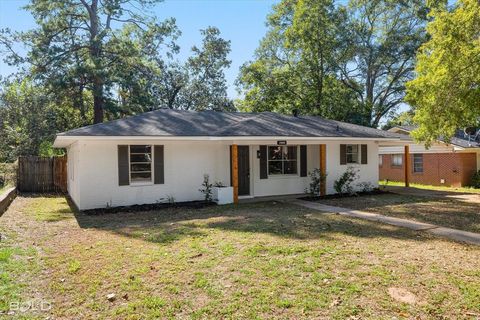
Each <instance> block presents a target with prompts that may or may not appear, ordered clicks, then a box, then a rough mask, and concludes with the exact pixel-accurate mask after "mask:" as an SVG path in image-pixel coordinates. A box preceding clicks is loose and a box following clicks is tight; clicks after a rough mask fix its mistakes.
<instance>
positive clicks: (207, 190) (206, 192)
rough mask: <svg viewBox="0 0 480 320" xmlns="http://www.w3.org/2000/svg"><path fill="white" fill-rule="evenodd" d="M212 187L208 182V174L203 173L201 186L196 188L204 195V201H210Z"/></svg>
mask: <svg viewBox="0 0 480 320" xmlns="http://www.w3.org/2000/svg"><path fill="white" fill-rule="evenodd" d="M212 187H213V184H211V183H210V176H209V175H208V174H204V175H203V183H202V188H200V189H198V191H200V192H201V193H203V194H204V196H205V201H207V202H210V201H212V199H213V198H212Z"/></svg>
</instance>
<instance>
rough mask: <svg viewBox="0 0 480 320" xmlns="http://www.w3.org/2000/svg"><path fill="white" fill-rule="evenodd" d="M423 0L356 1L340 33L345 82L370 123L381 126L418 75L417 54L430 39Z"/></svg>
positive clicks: (341, 69) (342, 76) (340, 65)
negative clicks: (414, 73)
mask: <svg viewBox="0 0 480 320" xmlns="http://www.w3.org/2000/svg"><path fill="white" fill-rule="evenodd" d="M426 12H427V8H426V6H425V5H424V2H423V1H418V0H409V1H394V0H373V1H370V0H352V1H350V3H349V6H348V20H347V22H346V27H345V28H343V29H342V31H344V32H342V33H341V34H340V36H341V38H342V40H341V41H340V43H341V44H342V48H340V50H341V52H342V58H341V59H339V61H340V62H341V63H339V65H338V71H339V75H340V78H341V80H342V82H343V83H344V85H345V86H346V87H347V88H349V89H350V90H352V92H354V93H355V95H356V97H357V99H358V101H359V103H360V104H361V105H362V106H363V107H364V111H365V113H364V115H365V117H366V119H365V121H364V122H366V123H369V124H370V125H371V126H372V127H377V126H378V124H379V122H380V120H381V119H382V118H384V117H386V116H387V117H388V116H391V115H393V114H394V112H395V111H396V109H397V107H398V106H399V105H400V104H401V103H402V102H403V98H404V95H405V83H406V82H407V81H408V80H411V79H412V78H413V70H414V63H415V61H414V60H415V53H416V50H417V49H418V48H419V46H420V45H421V44H422V42H423V41H424V39H425V31H424V27H425V22H426Z"/></svg>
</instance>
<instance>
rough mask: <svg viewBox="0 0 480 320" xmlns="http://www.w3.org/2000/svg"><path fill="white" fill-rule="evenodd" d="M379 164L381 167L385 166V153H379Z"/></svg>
mask: <svg viewBox="0 0 480 320" xmlns="http://www.w3.org/2000/svg"><path fill="white" fill-rule="evenodd" d="M378 165H379V166H380V167H382V166H383V154H379V155H378Z"/></svg>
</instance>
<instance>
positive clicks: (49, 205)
mask: <svg viewBox="0 0 480 320" xmlns="http://www.w3.org/2000/svg"><path fill="white" fill-rule="evenodd" d="M0 225H1V226H2V227H1V228H2V229H1V230H3V232H8V233H9V234H12V235H11V236H10V237H9V239H11V241H9V242H5V243H4V242H2V243H1V245H2V247H1V248H2V250H6V251H5V252H7V253H4V254H3V255H0V266H1V268H2V271H1V272H2V282H0V293H3V292H7V291H8V288H10V287H12V286H13V287H16V288H17V289H16V291H15V292H16V293H15V295H12V296H10V297H8V298H7V300H6V302H5V301H4V302H3V304H1V305H0V311H3V312H7V311H8V303H7V302H8V301H11V300H12V299H24V300H25V299H29V298H30V297H31V295H32V292H34V293H35V294H34V297H35V298H36V299H44V300H47V301H48V302H49V303H51V305H52V309H51V310H50V311H46V312H38V311H32V310H28V311H26V312H24V313H16V314H15V316H16V317H25V318H30V317H41V318H45V317H48V316H50V317H52V318H55V319H56V318H63V319H71V318H85V319H97V318H100V319H102V318H103V319H164V318H167V319H168V318H172V319H174V318H186V319H211V318H215V319H219V318H223V319H325V318H329V319H369V318H370V319H392V318H398V319H412V318H417V317H418V318H421V319H439V318H458V319H475V317H476V315H479V314H480V305H479V304H478V301H480V269H479V268H478V261H480V248H479V247H475V246H471V245H466V244H461V243H456V242H452V241H448V240H445V239H441V238H437V237H434V236H431V235H428V234H426V233H418V232H414V231H411V230H407V229H401V228H396V227H393V226H387V225H381V224H377V223H373V222H368V221H363V220H356V219H349V218H346V217H341V216H338V215H322V214H321V213H319V212H317V211H313V210H310V209H307V208H302V207H297V206H293V205H289V204H285V203H279V202H266V203H260V204H243V205H238V206H236V207H235V206H222V207H209V208H204V209H195V210H194V209H185V208H183V209H166V210H161V211H153V212H135V213H118V214H105V215H100V216H86V215H82V214H78V213H73V212H71V210H70V208H69V207H68V204H67V202H66V201H65V199H64V198H61V197H46V198H24V197H18V198H17V199H16V200H15V201H14V203H13V204H12V206H11V207H10V209H9V210H8V211H7V212H6V213H5V214H4V215H3V216H2V217H1V218H0ZM14 239H15V240H14ZM2 256H3V257H6V258H2ZM2 259H3V260H2ZM23 261H30V264H25V263H23ZM19 265H21V266H22V267H21V268H20V269H18V268H17V267H16V266H19ZM17 269H18V270H17ZM38 270H41V271H40V275H38V272H39V271H38ZM19 274H21V277H20V276H19ZM4 279H7V281H4ZM27 279H28V280H29V281H26V280H27ZM108 294H115V298H114V299H112V301H109V300H107V295H108ZM405 294H406V295H407V296H409V299H407V300H403V299H405ZM402 301H403V302H402ZM5 306H7V307H5ZM0 317H1V315H0Z"/></svg>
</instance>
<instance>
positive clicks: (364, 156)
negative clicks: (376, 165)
mask: <svg viewBox="0 0 480 320" xmlns="http://www.w3.org/2000/svg"><path fill="white" fill-rule="evenodd" d="M367 159H368V151H367V145H366V144H362V164H367V162H368V161H367Z"/></svg>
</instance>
